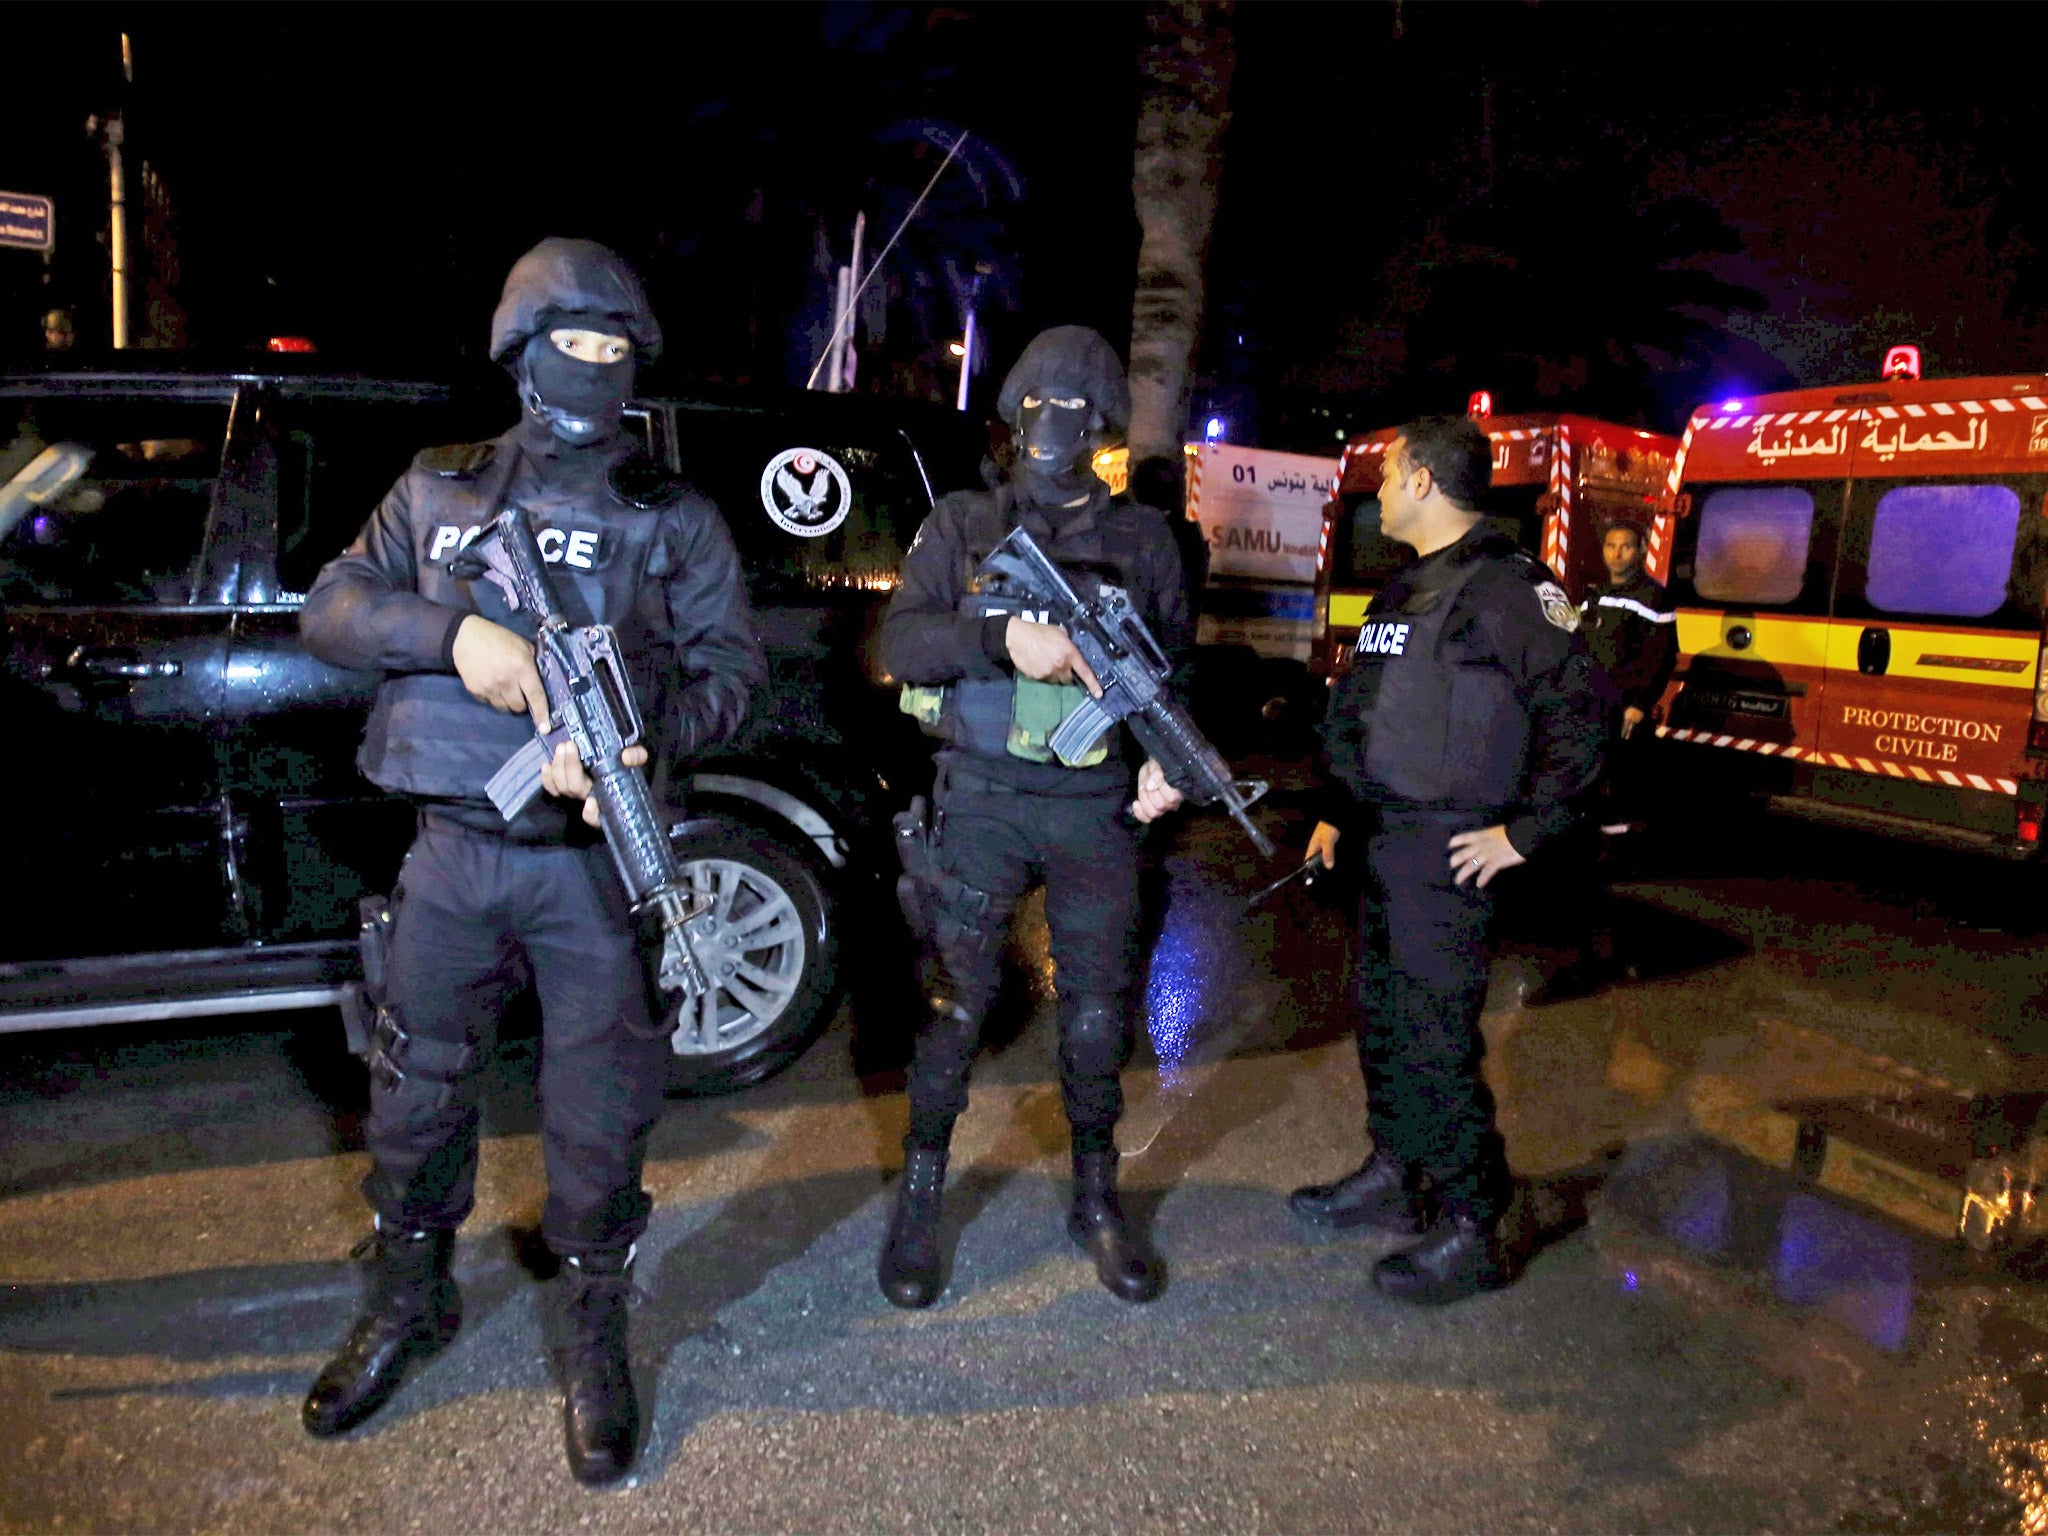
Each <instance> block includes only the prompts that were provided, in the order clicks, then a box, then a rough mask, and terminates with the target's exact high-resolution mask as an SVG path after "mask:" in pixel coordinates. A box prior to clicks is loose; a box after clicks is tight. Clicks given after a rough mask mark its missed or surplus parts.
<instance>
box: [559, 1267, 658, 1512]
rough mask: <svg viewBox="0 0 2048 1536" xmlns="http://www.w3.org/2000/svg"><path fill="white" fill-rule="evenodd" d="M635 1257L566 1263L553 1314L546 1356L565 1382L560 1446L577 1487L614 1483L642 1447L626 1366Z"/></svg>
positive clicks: (637, 1402) (637, 1411)
mask: <svg viewBox="0 0 2048 1536" xmlns="http://www.w3.org/2000/svg"><path fill="white" fill-rule="evenodd" d="M631 1262H632V1255H631V1253H630V1252H629V1253H623V1254H589V1255H586V1256H584V1257H581V1258H568V1259H564V1260H563V1261H562V1272H561V1273H560V1274H559V1275H557V1276H556V1277H555V1281H554V1288H553V1293H552V1295H551V1296H550V1297H549V1304H548V1309H547V1334H548V1349H549V1352H550V1353H551V1354H553V1356H554V1360H555V1369H556V1371H557V1372H558V1373H559V1374H560V1376H561V1378H562V1442H563V1445H564V1447H565V1449H566V1450H567V1451H568V1454H569V1471H570V1472H571V1473H572V1474H573V1475H574V1476H575V1479H576V1481H577V1482H579V1483H587V1484H590V1485H592V1486H596V1485H598V1484H603V1483H614V1482H617V1481H618V1480H619V1479H620V1478H622V1477H624V1476H625V1475H626V1474H627V1473H628V1472H629V1471H631V1470H632V1467H633V1458H634V1456H635V1455H636V1454H637V1453H638V1451H639V1446H640V1400H639V1399H638V1398H637V1397H635V1396H634V1395H633V1373H632V1370H631V1368H630V1366H629V1364H628V1362H627V1359H626V1303H627V1302H628V1301H630V1300H631V1299H632V1297H633V1294H634V1292H633V1282H632V1280H631V1278H630V1277H629V1275H628V1272H627V1266H628V1265H629V1264H630V1263H631Z"/></svg>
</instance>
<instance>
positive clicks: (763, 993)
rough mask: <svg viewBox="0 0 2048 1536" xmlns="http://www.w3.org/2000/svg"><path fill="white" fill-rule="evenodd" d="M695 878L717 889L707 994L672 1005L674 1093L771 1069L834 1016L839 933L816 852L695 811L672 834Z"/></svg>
mask: <svg viewBox="0 0 2048 1536" xmlns="http://www.w3.org/2000/svg"><path fill="white" fill-rule="evenodd" d="M671 835H672V836H673V838H674V841H675V850H676V857H677V859H678V860H680V861H681V863H682V866H683V875H684V878H685V880H686V881H687V883H688V885H689V887H690V889H692V890H694V891H698V892H701V893H703V894H704V895H707V896H709V897H711V898H712V901H713V904H714V905H713V908H712V925H711V934H710V942H709V944H708V945H707V946H705V950H706V952H704V953H702V954H701V955H700V958H701V959H702V960H703V962H704V969H705V972H706V974H707V976H708V977H709V979H710V982H711V990H710V991H709V992H708V993H706V994H705V996H703V997H701V998H698V999H696V1000H695V1001H693V1002H691V1003H689V1004H679V1005H676V1006H675V1007H674V1008H672V1009H671V1018H670V1022H671V1023H672V1024H673V1025H674V1032H673V1034H672V1035H671V1036H670V1041H669V1043H670V1048H671V1049H672V1051H673V1052H674V1055H673V1057H672V1058H671V1061H670V1065H669V1081H668V1087H669V1092H671V1093H679V1094H715V1093H729V1092H731V1091H733V1090H734V1089H737V1088H745V1087H747V1086H749V1085H750V1084H753V1083H758V1082H761V1081H762V1080H764V1079H766V1078H769V1077H773V1076H774V1075H775V1074H776V1073H777V1072H780V1071H781V1070H782V1069H783V1068H784V1067H786V1066H788V1065H789V1064H790V1063H791V1062H793V1061H795V1060H796V1059H797V1057H799V1056H801V1055H802V1054H803V1053H804V1051H805V1050H806V1049H807V1048H808V1047H809V1046H810V1044H811V1042H812V1041H813V1040H815V1039H816V1038H817V1037H818V1034H819V1032H820V1031H822V1030H823V1029H824V1027H825V1025H826V1024H827V1023H828V1022H829V1021H830V1020H831V1017H832V1010H833V1007H834V1006H835V1004H836V1003H837V1002H838V997H839V987H838V970H839V966H838V932H837V928H836V925H835V923H834V921H833V916H834V914H833V910H832V902H831V900H830V898H829V897H828V896H827V895H826V892H825V887H824V883H823V882H822V881H821V880H820V879H819V878H818V875H817V874H816V872H815V871H814V870H813V868H812V865H811V861H810V860H809V859H807V858H806V857H805V856H804V855H803V854H801V853H799V852H797V851H796V850H795V849H794V848H792V847H790V846H789V845H788V844H786V843H784V842H783V841H781V840H780V839H779V838H776V837H775V836H773V835H772V834H770V833H767V832H763V831H758V830H756V829H754V828H751V827H745V826H740V825H737V824H734V823H726V822H706V821H702V820H699V821H694V822H690V823H688V824H687V825H684V826H679V827H676V828H675V829H674V830H673V832H672V834H671Z"/></svg>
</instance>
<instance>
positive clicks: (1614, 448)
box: [1309, 392, 1678, 680]
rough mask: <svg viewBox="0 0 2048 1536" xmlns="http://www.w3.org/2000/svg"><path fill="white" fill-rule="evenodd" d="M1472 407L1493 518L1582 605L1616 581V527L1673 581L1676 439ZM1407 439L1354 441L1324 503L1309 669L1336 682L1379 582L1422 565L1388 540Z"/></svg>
mask: <svg viewBox="0 0 2048 1536" xmlns="http://www.w3.org/2000/svg"><path fill="white" fill-rule="evenodd" d="M1470 409H1471V414H1472V416H1473V418H1474V419H1475V420H1477V421H1478V422H1479V424H1480V425H1481V426H1482V427H1484V428H1485V429H1486V435H1487V436H1488V437H1489V438H1491V439H1492V441H1493V490H1492V493H1491V495H1490V497H1489V500H1488V505H1487V507H1486V511H1487V513H1488V515H1489V516H1492V517H1495V518H1497V519H1499V520H1500V521H1501V522H1502V523H1503V524H1504V525H1505V526H1506V527H1507V528H1508V529H1509V531H1510V532H1512V533H1513V534H1514V535H1515V537H1516V538H1517V539H1519V540H1520V541H1521V543H1522V546H1523V548H1525V549H1528V550H1529V551H1531V552H1532V553H1534V554H1536V555H1538V556H1540V557H1541V558H1542V560H1543V562H1544V563H1545V564H1546V565H1548V566H1549V567H1550V568H1551V569H1552V570H1553V571H1555V572H1556V573H1557V575H1558V579H1559V580H1560V581H1561V582H1562V583H1563V585H1564V587H1565V590H1566V591H1567V592H1568V593H1570V594H1571V598H1572V600H1573V601H1574V602H1577V601H1578V600H1579V599H1580V598H1581V597H1583V596H1584V595H1585V593H1586V590H1587V588H1589V587H1591V586H1596V585H1598V584H1599V583H1601V582H1604V581H1605V580H1606V579H1607V570H1606V567H1605V565H1604V564H1603V563H1602V562H1601V559H1600V539H1601V535H1602V534H1603V532H1604V531H1605V530H1606V528H1607V527H1608V526H1610V525H1611V524H1613V523H1614V522H1617V521H1625V522H1628V523H1630V524H1631V525H1632V526H1634V527H1635V528H1636V529H1637V530H1638V531H1639V532H1641V533H1642V534H1643V535H1644V540H1645V548H1644V566H1645V569H1646V570H1647V571H1648V572H1649V574H1650V575H1651V576H1652V577H1654V578H1655V579H1657V580H1659V581H1662V580H1664V578H1665V575H1666V572H1667V570H1668V567H1669V565H1670V559H1671V536H1672V519H1671V515H1670V489H1669V487H1670V482H1671V477H1672V466H1673V464H1674V463H1675V461H1676V456H1677V453H1678V439H1677V438H1675V437H1667V436H1664V435H1663V434H1661V433H1657V432H1646V431H1643V430H1642V429H1641V428H1638V427H1624V426H1617V425H1616V424H1615V423H1613V422H1610V421H1599V420H1596V419H1594V418H1593V417H1591V416H1575V415H1569V414H1563V413H1558V412H1544V413H1541V414H1533V415H1520V416H1495V415H1493V414H1492V401H1491V399H1490V397H1488V396H1487V395H1486V394H1485V393H1483V392H1482V393H1479V394H1475V395H1474V396H1473V397H1472V402H1471V408H1470ZM1399 435H1400V429H1399V428H1398V427H1384V428H1381V429H1380V430H1379V431H1377V432H1367V433H1364V434H1363V435H1361V436H1358V437H1354V438H1352V439H1351V441H1350V443H1349V444H1348V445H1347V446H1346V447H1345V449H1344V457H1343V461H1342V463H1341V464H1340V466H1339V468H1338V473H1337V477H1336V482H1335V493H1334V494H1333V495H1332V496H1331V498H1330V500H1329V501H1328V502H1326V503H1325V504H1324V507H1323V532H1322V541H1321V544H1320V546H1319V549H1318V553H1317V558H1316V613H1317V615H1318V617H1320V618H1321V619H1322V623H1321V624H1320V625H1319V626H1318V628H1317V633H1316V637H1315V643H1314V647H1313V650H1312V653H1311V656H1310V660H1309V667H1310V670H1311V671H1313V672H1314V673H1315V675H1316V676H1318V677H1321V678H1323V679H1325V680H1328V679H1332V678H1335V677H1336V676H1337V675H1338V674H1339V673H1341V672H1343V671H1344V670H1345V669H1346V668H1347V667H1348V666H1349V665H1350V660H1351V647H1352V646H1353V645H1354V644H1355V643H1356V642H1357V639H1358V624H1359V620H1360V619H1362V618H1363V617H1364V616H1365V605H1366V604H1367V603H1369V602H1370V601H1371V600H1372V595H1373V593H1374V592H1376V591H1378V590H1379V586H1380V583H1381V582H1383V581H1385V580H1386V578H1387V577H1388V576H1390V575H1391V574H1393V572H1394V571H1396V570H1398V569H1400V567H1402V566H1403V565H1406V564H1407V563H1408V562H1409V561H1410V560H1412V559H1414V557H1415V556H1414V551H1413V550H1410V549H1409V548H1408V547H1407V546H1406V545H1402V544H1396V543H1394V542H1393V541H1392V540H1390V539H1387V538H1385V537H1383V536H1382V535H1381V533H1380V499H1379V498H1380V466H1381V464H1382V463H1384V462H1385V459H1386V452H1387V448H1388V447H1389V446H1390V445H1391V444H1392V443H1393V441H1394V439H1395V438H1396V437H1398V436H1399Z"/></svg>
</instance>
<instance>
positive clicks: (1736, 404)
mask: <svg viewBox="0 0 2048 1536" xmlns="http://www.w3.org/2000/svg"><path fill="white" fill-rule="evenodd" d="M1721 409H1722V410H1724V411H1739V410H1741V409H1742V402H1741V401H1740V400H1723V401H1722V402H1721Z"/></svg>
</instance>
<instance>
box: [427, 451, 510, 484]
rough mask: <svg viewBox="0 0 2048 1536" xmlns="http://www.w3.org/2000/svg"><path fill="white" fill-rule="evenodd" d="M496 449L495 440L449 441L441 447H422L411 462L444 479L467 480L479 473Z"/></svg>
mask: <svg viewBox="0 0 2048 1536" xmlns="http://www.w3.org/2000/svg"><path fill="white" fill-rule="evenodd" d="M497 451H498V445H497V444H496V443H495V442H483V443H449V444H447V445H446V446H445V447H441V448H422V449H421V450H420V451H419V454H418V456H417V457H415V458H414V459H413V463H415V464H417V465H418V466H419V467H420V468H421V469H424V470H425V471H426V472H427V473H428V474H430V475H439V476H440V477H441V478H442V479H444V480H467V479H469V478H470V477H472V476H473V475H476V474H479V473H481V472H482V470H483V468H484V466H485V465H487V464H489V463H490V462H491V459H492V457H493V456H494V455H495V454H496V453H497Z"/></svg>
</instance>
